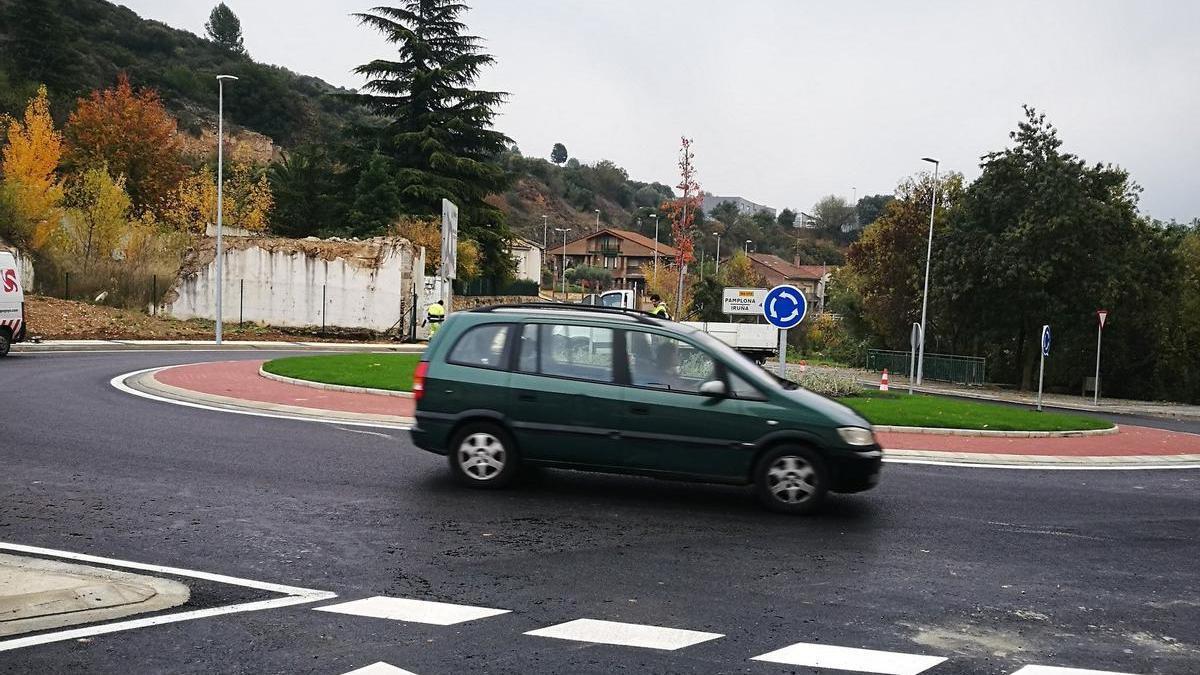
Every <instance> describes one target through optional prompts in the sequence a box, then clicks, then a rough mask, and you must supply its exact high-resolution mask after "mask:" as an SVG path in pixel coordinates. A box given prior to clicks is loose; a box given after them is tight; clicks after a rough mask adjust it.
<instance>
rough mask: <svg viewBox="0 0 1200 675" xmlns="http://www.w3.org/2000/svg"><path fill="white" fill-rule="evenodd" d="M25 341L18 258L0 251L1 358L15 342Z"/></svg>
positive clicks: (22, 293)
mask: <svg viewBox="0 0 1200 675" xmlns="http://www.w3.org/2000/svg"><path fill="white" fill-rule="evenodd" d="M24 339H25V291H24V290H23V289H22V288H21V272H20V267H19V266H18V265H17V258H16V256H14V255H13V254H12V253H9V252H8V251H0V357H3V356H7V355H8V349H9V347H11V346H12V344H13V343H14V342H21V341H23V340H24Z"/></svg>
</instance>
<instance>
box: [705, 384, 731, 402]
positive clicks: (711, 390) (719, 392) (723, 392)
mask: <svg viewBox="0 0 1200 675" xmlns="http://www.w3.org/2000/svg"><path fill="white" fill-rule="evenodd" d="M700 395H702V396H712V397H714V398H724V397H726V396H728V395H729V390H727V389H726V388H725V383H724V382H722V381H720V380H710V381H708V382H705V383H704V384H702V385H700Z"/></svg>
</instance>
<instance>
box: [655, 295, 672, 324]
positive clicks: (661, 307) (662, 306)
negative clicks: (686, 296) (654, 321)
mask: <svg viewBox="0 0 1200 675" xmlns="http://www.w3.org/2000/svg"><path fill="white" fill-rule="evenodd" d="M650 304H652V305H654V309H652V310H650V313H651V314H653V315H654V316H657V317H658V318H660V319H670V318H671V313H670V312H668V311H667V303H665V302H663V300H662V298H660V297H658V294H657V293H655V294H654V295H651V296H650Z"/></svg>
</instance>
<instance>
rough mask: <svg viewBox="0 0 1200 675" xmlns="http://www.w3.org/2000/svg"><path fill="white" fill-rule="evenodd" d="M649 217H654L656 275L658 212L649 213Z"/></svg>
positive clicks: (656, 269) (655, 267)
mask: <svg viewBox="0 0 1200 675" xmlns="http://www.w3.org/2000/svg"><path fill="white" fill-rule="evenodd" d="M650 217H651V218H653V219H654V275H655V276H656V277H657V276H658V214H657V213H651V214H650Z"/></svg>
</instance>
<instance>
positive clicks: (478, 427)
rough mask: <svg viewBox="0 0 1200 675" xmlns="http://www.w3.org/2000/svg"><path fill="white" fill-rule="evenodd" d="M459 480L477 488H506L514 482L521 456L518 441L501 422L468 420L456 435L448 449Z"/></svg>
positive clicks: (454, 471) (452, 466)
mask: <svg viewBox="0 0 1200 675" xmlns="http://www.w3.org/2000/svg"><path fill="white" fill-rule="evenodd" d="M447 457H448V458H449V460H450V471H451V473H453V474H454V477H455V478H456V479H457V480H458V482H460V483H462V484H463V485H468V486H470V487H476V488H502V487H505V486H507V485H508V484H510V483H512V481H513V478H515V477H516V474H517V466H518V463H519V458H518V457H517V449H516V444H515V443H513V441H512V439H511V437H509V435H508V434H507V433H505V431H504V430H503V429H501V428H500V427H499V426H497V425H495V424H492V423H490V422H468V423H467V424H465V425H463V427H462V428H461V429H459V431H458V433H457V434H455V435H454V440H453V441H452V442H451V444H450V452H449V453H447Z"/></svg>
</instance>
